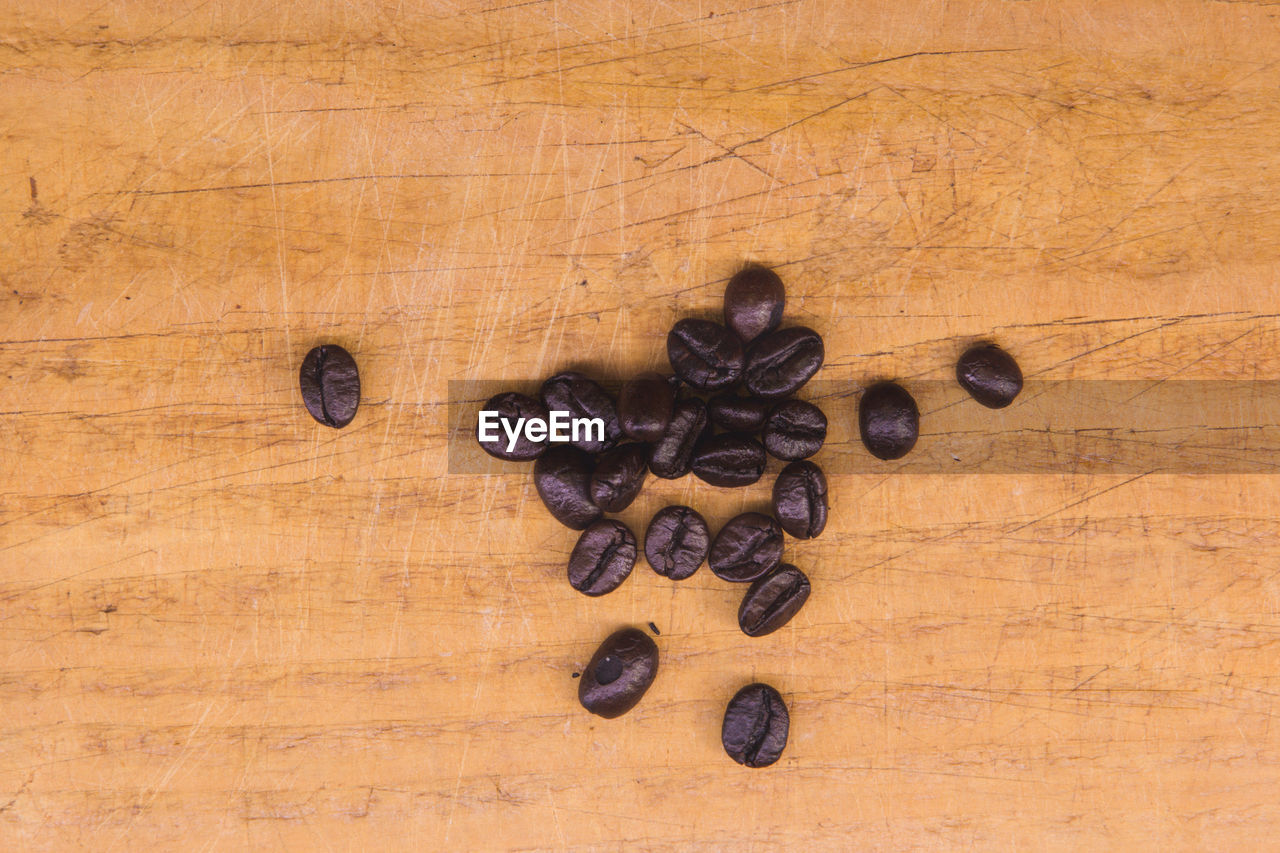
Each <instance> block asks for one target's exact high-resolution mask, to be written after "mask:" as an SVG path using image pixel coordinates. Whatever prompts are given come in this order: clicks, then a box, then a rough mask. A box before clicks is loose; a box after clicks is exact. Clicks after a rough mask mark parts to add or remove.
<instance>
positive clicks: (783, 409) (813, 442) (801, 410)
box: [761, 400, 827, 461]
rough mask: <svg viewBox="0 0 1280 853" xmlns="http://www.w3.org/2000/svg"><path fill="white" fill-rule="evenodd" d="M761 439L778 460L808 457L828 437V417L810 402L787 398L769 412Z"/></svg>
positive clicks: (819, 447) (820, 446)
mask: <svg viewBox="0 0 1280 853" xmlns="http://www.w3.org/2000/svg"><path fill="white" fill-rule="evenodd" d="M761 438H762V439H764V449H765V450H767V451H769V452H770V453H771V454H773V456H774V457H775V458H777V459H784V460H787V461H792V460H795V459H808V458H809V457H810V456H812V455H813V454H815V453H817V452H818V451H819V450H820V449H821V448H822V443H823V442H824V441H826V440H827V416H826V415H824V414H823V413H822V409H819V408H818V407H817V406H815V405H814V404H813V403H806V402H805V401H803V400H786V401H784V402H781V403H779V404H778V406H777V408H775V409H774V410H773V411H772V412H770V413H769V419H768V420H766V421H765V422H764V432H763V433H762V435H761Z"/></svg>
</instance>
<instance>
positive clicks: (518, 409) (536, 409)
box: [476, 391, 547, 462]
mask: <svg viewBox="0 0 1280 853" xmlns="http://www.w3.org/2000/svg"><path fill="white" fill-rule="evenodd" d="M482 411H486V412H497V413H498V417H499V420H500V424H505V425H506V426H507V427H510V429H512V430H515V429H516V423H517V421H518V420H519V419H521V418H524V419H526V420H528V419H530V418H539V419H541V420H544V421H545V420H546V419H547V407H546V406H544V405H542V401H541V400H536V399H534V398H533V397H530V396H529V395H528V394H517V393H516V392H514V391H508V392H506V393H505V394H498V395H497V396H495V397H490V398H489V402H487V403H485V404H484V408H483V409H482ZM495 432H496V434H497V436H498V437H497V439H495V440H493V441H480V437H479V427H478V426H477V427H476V441H477V442H479V444H480V446H481V447H482V448H483V449H484V452H485V453H488V454H489V455H490V456H496V457H497V458H498V459H506V460H508V461H512V462H527V461H528V460H530V459H537V458H538V457H539V456H541V455H542V452H543V451H544V450H546V449H547V441H546V439H543V440H542V441H530V440H529V437H528V436H527V435H525V433H524V430H523V429H521V430H520V431H519V434H518V435H517V436H516V441H515V445H514V446H512V447H511V449H509V450H508V449H507V448H508V445H510V444H511V440H510V438H509V437H508V435H507V432H506V428H505V427H504V426H502V425H500V426H499V427H498V428H497V430H496V431H495Z"/></svg>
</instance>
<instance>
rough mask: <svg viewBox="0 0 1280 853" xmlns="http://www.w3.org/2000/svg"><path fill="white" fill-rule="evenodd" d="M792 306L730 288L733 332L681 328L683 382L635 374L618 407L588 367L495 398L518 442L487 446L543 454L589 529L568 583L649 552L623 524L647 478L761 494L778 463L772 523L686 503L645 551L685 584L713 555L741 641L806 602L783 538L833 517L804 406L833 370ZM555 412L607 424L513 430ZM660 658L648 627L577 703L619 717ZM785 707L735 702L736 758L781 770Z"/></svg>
mask: <svg viewBox="0 0 1280 853" xmlns="http://www.w3.org/2000/svg"><path fill="white" fill-rule="evenodd" d="M784 303H785V290H784V288H783V284H782V281H781V279H779V278H778V276H777V274H776V273H774V272H773V271H772V270H770V269H767V268H765V267H760V266H750V267H747V268H745V269H743V270H741V271H740V272H739V273H738V274H736V275H735V276H733V278H732V279H731V280H730V281H729V284H728V287H727V288H726V289H725V296H724V324H723V325H721V324H720V323H715V322H712V321H710V320H702V319H694V318H686V319H683V320H680V321H679V322H677V323H676V324H675V326H674V327H673V328H672V329H671V331H670V333H669V334H668V335H667V358H668V360H669V361H670V363H671V370H672V375H669V376H664V375H661V374H658V373H643V374H640V375H638V376H635V377H633V378H631V379H630V380H628V381H627V382H626V383H625V384H624V385H623V386H622V389H621V391H620V393H619V395H618V398H617V400H616V402H615V400H614V398H613V397H612V396H611V395H610V394H609V392H608V391H607V390H606V389H605V388H604V387H602V386H601V385H600V384H599V383H597V382H595V381H594V380H592V379H590V378H588V377H587V376H584V375H582V374H581V373H560V374H557V375H555V376H553V377H551V378H550V379H548V380H547V381H546V382H544V383H543V384H542V388H541V393H540V395H539V397H538V398H535V397H532V396H529V395H525V394H519V393H516V392H506V393H502V394H499V395H497V396H495V397H493V398H492V399H490V400H489V401H488V402H487V403H486V404H485V410H486V411H492V412H497V413H498V415H499V418H500V420H501V421H503V422H506V423H504V427H503V430H504V433H505V434H507V435H508V436H516V435H517V434H519V437H518V439H512V440H502V439H501V438H499V440H496V441H494V440H485V439H483V438H481V436H480V433H479V432H477V440H479V441H480V445H481V447H483V448H484V449H485V451H486V452H488V453H490V454H491V455H493V456H496V457H498V458H500V459H507V460H529V459H534V460H536V461H535V462H534V469H533V476H534V484H535V486H536V487H537V491H538V495H539V496H540V497H541V498H542V501H543V503H544V504H545V505H546V507H547V509H548V510H550V512H551V514H552V515H553V516H555V517H556V518H557V519H558V520H559V521H561V522H562V523H563V524H565V525H567V526H568V527H570V528H572V529H574V530H580V531H582V533H581V535H580V536H579V538H578V541H577V544H576V545H575V546H574V547H573V550H572V552H571V553H570V555H569V562H568V577H569V583H570V584H571V585H572V586H573V588H574V589H576V590H578V591H579V592H581V593H583V594H585V595H591V596H597V595H605V594H606V593H609V592H612V591H613V590H615V589H617V588H618V587H619V586H620V585H621V584H622V582H623V581H625V580H626V579H627V577H629V576H630V574H631V572H632V569H633V568H634V567H635V564H636V559H637V556H638V554H639V551H640V550H641V549H640V548H639V543H638V541H637V538H636V536H635V534H634V533H633V532H632V531H631V530H630V528H628V527H627V525H625V524H624V523H622V522H621V521H618V520H616V519H610V518H606V517H604V516H605V514H606V513H619V512H622V511H623V510H625V509H626V508H627V507H628V506H630V505H631V503H632V502H633V501H634V500H635V499H636V497H637V496H638V495H639V494H640V491H641V489H642V488H643V486H644V483H645V480H646V479H647V477H648V476H649V475H650V474H652V475H653V476H655V477H660V478H663V479H677V478H679V477H684V476H685V475H687V474H690V473H692V474H693V475H694V476H696V477H698V478H700V479H702V480H704V481H705V482H707V483H709V484H711V485H713V486H719V487H723V488H734V487H740V486H749V485H751V484H753V483H756V482H757V481H759V480H760V478H761V477H762V476H763V475H764V472H765V467H766V460H767V457H768V456H770V455H772V456H774V457H775V458H777V459H780V460H782V461H784V462H786V463H788V464H787V465H786V467H785V468H783V470H782V472H781V473H780V474H779V475H778V477H777V479H776V480H775V481H774V484H773V502H772V509H773V513H772V515H766V514H764V513H760V512H747V513H743V514H741V515H739V516H737V517H735V518H733V519H731V520H730V521H729V522H728V523H726V524H725V525H724V526H723V527H722V528H721V529H720V530H719V531H718V532H717V533H716V535H715V536H714V537H712V536H711V531H710V530H709V529H708V527H707V522H706V520H705V519H704V518H703V517H702V515H701V514H700V513H698V511H697V510H695V509H693V508H691V507H687V506H668V507H665V508H664V509H662V510H660V511H659V512H658V513H657V514H656V515H655V516H654V517H653V519H652V520H651V521H650V522H649V526H648V528H647V530H646V531H645V534H644V542H643V552H644V555H645V559H646V561H647V562H648V563H649V565H650V567H652V568H653V570H654V571H655V572H657V573H658V574H659V575H661V576H663V577H666V578H670V579H671V580H676V581H679V580H684V579H685V578H688V577H690V576H691V575H693V574H694V573H695V572H696V571H697V570H698V569H699V568H700V567H701V566H702V564H703V563H704V562H705V563H707V564H708V565H709V566H710V568H711V571H712V572H713V573H714V574H715V575H716V577H718V578H720V579H722V580H725V581H729V582H732V583H744V584H750V586H749V587H748V589H747V591H746V594H745V595H744V596H743V598H742V604H741V606H740V607H739V609H738V624H739V625H740V626H741V628H742V631H743V633H745V634H747V635H748V636H751V637H760V636H763V635H765V634H769V633H771V632H773V631H776V630H777V629H778V628H781V627H782V626H783V625H785V624H786V623H787V622H788V621H789V620H790V619H791V618H792V617H793V616H795V614H796V613H797V612H799V610H800V608H801V607H802V606H803V605H804V603H805V601H806V600H807V599H808V597H809V579H808V578H807V577H806V576H805V574H804V572H802V571H801V570H800V569H798V568H796V567H795V566H793V565H790V564H787V563H783V562H782V553H783V540H784V534H790V535H791V536H792V537H794V538H796V539H811V538H813V537H815V536H817V535H819V534H820V533H822V530H823V528H824V527H825V526H826V523H827V480H826V477H825V476H824V475H823V473H822V469H821V468H819V467H818V466H817V465H815V464H814V463H813V462H810V461H808V460H809V457H811V456H813V455H814V454H815V453H817V452H818V450H819V449H820V448H821V447H822V444H823V442H824V441H825V440H826V436H827V417H826V415H824V414H823V412H822V410H821V409H819V408H818V407H817V406H815V405H813V404H812V403H808V402H805V401H802V400H796V399H793V397H792V395H794V394H795V393H796V392H797V391H799V390H800V388H802V387H803V386H804V384H805V383H806V382H808V381H809V379H810V378H811V377H812V376H813V375H814V374H815V373H816V372H817V371H818V369H819V368H820V367H821V366H822V362H823V359H824V357H825V349H824V346H823V342H822V338H821V336H819V335H818V333H817V332H815V331H813V330H812V329H809V328H805V327H803V326H797V327H792V328H785V329H784V328H779V327H780V326H781V323H782V313H783V307H784ZM552 412H566V413H568V415H569V416H570V417H571V418H575V419H598V420H599V421H600V422H602V423H603V425H604V430H603V434H600V433H599V432H597V433H594V434H592V433H585V434H581V435H578V436H577V438H576V439H574V440H570V441H569V442H566V443H553V442H551V441H549V440H542V441H538V440H534V439H532V438H530V437H529V435H528V434H527V432H525V433H520V432H519V430H518V428H515V427H514V426H512V428H511V429H510V431H509V432H508V425H514V424H516V423H518V422H519V420H520V419H525V420H526V421H527V420H529V419H541V420H546V419H547V418H548V416H549V414H550V413H552ZM657 663H658V649H657V646H656V645H655V644H654V643H653V641H652V640H651V639H649V637H648V636H647V635H646V634H644V633H643V632H641V631H639V630H636V629H627V630H624V631H620V632H618V633H616V634H614V635H613V636H611V637H609V638H608V639H607V640H605V642H604V644H603V645H601V647H600V649H599V650H598V651H597V652H596V655H595V657H593V658H592V661H591V663H590V664H589V665H588V666H587V668H586V670H585V671H584V672H583V673H582V680H581V681H580V682H579V691H578V695H579V699H580V701H581V702H582V705H583V706H584V707H585V708H586V709H587V710H588V711H591V712H592V713H595V714H599V715H601V716H604V717H615V716H618V715H619V714H622V713H625V712H626V711H628V710H629V709H631V708H632V707H633V706H634V705H635V704H636V702H638V701H639V700H640V697H641V696H642V695H643V694H644V692H645V690H647V689H648V687H649V684H650V683H651V682H652V681H653V677H654V674H655V673H656V671H657ZM788 725H789V723H788V717H787V710H786V705H785V704H784V703H783V701H782V697H781V696H780V695H779V694H778V692H777V691H776V690H774V689H773V688H772V687H769V686H767V685H751V686H750V687H747V688H744V689H743V691H742V692H740V693H739V694H738V695H737V696H735V697H734V698H733V700H732V701H731V702H730V703H729V706H728V709H727V710H726V712H725V720H724V730H723V733H722V734H723V738H724V746H725V751H726V752H728V754H729V755H730V756H731V757H733V759H734V760H735V761H738V762H739V763H741V764H745V765H747V766H750V767H764V766H766V765H768V764H772V763H773V762H774V761H776V760H777V759H778V757H779V756H780V755H781V752H782V748H783V746H785V744H786V740H787V728H788Z"/></svg>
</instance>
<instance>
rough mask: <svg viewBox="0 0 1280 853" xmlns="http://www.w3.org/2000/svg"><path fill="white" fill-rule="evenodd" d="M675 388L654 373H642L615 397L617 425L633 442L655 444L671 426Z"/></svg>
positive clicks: (665, 379) (665, 378) (630, 380)
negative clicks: (668, 425)
mask: <svg viewBox="0 0 1280 853" xmlns="http://www.w3.org/2000/svg"><path fill="white" fill-rule="evenodd" d="M675 403H676V389H675V386H674V385H672V383H671V382H670V381H669V380H668V379H667V377H665V376H662V375H660V374H657V373H652V372H650V373H641V374H640V375H639V376H635V377H633V378H631V379H629V380H627V383H626V384H625V385H623V386H622V393H621V394H619V395H618V423H619V425H620V426H621V427H622V431H623V432H624V433H626V435H628V436H629V437H631V438H634V439H635V440H636V441H646V442H648V441H657V440H658V439H660V438H662V434H663V433H664V432H666V430H667V424H669V423H671V410H672V409H673V408H674V407H675Z"/></svg>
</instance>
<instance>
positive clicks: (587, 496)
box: [533, 444, 600, 530]
mask: <svg viewBox="0 0 1280 853" xmlns="http://www.w3.org/2000/svg"><path fill="white" fill-rule="evenodd" d="M593 467H594V462H593V461H592V459H591V457H590V456H588V455H587V454H586V453H583V452H582V451H581V450H578V449H577V448H576V447H570V446H569V445H567V444H556V445H553V446H551V447H549V448H547V450H546V452H545V453H543V454H542V455H541V456H539V457H538V461H537V462H534V463H533V484H534V486H536V487H537V489H538V497H540V498H542V502H543V503H544V504H546V507H547V509H549V510H550V511H551V514H552V515H553V516H555V517H556V520H557V521H559V522H560V523H561V524H563V525H565V526H566V527H571V528H573V529H574V530H582V529H583V528H585V527H586V526H587V525H589V524H590V523H591V522H593V521H595V520H596V519H597V518H599V517H600V507H598V506H596V505H595V503H593V502H592V500H591V471H592V468H593Z"/></svg>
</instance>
